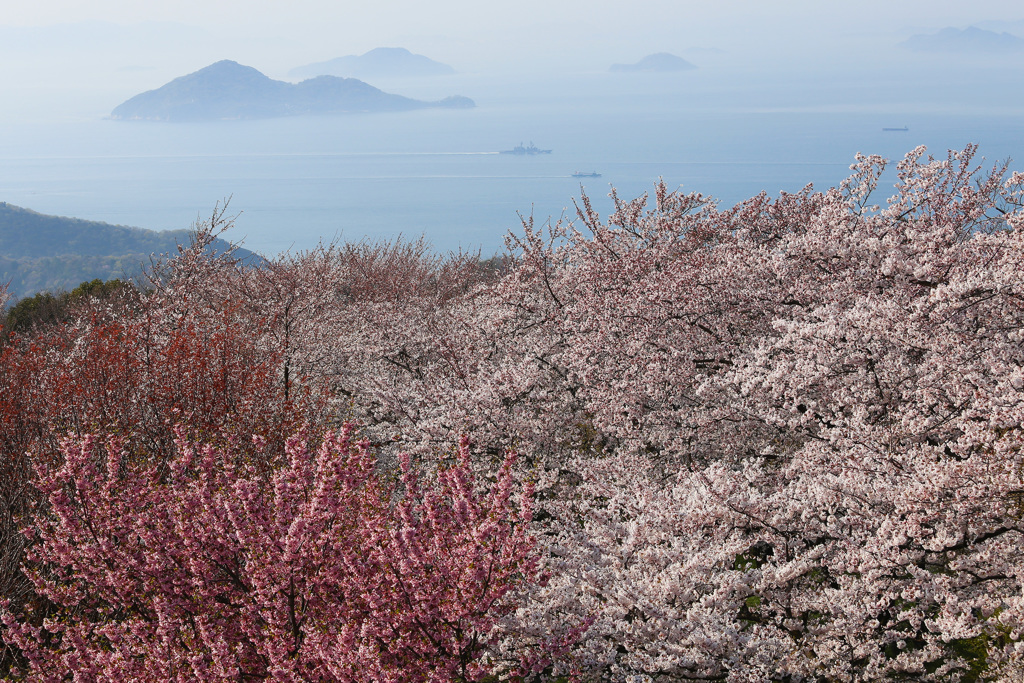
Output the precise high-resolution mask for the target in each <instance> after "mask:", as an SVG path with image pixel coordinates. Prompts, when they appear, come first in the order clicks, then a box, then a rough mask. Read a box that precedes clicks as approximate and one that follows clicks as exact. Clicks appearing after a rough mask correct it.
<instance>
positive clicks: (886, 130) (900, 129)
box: [882, 126, 910, 133]
mask: <svg viewBox="0 0 1024 683" xmlns="http://www.w3.org/2000/svg"><path fill="white" fill-rule="evenodd" d="M882 130H883V131H885V132H889V133H906V132H907V131H908V130H910V128H908V127H907V126H903V127H902V128H883V129H882Z"/></svg>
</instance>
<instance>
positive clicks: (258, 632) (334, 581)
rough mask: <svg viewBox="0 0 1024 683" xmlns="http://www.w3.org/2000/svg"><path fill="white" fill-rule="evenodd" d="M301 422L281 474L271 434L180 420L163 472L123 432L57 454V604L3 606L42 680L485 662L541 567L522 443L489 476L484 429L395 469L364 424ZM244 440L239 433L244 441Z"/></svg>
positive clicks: (42, 523) (432, 673)
mask: <svg viewBox="0 0 1024 683" xmlns="http://www.w3.org/2000/svg"><path fill="white" fill-rule="evenodd" d="M310 438H311V437H309V436H308V435H306V434H299V435H296V436H294V437H292V438H291V439H290V440H289V441H288V446H287V462H285V463H283V464H282V466H281V467H280V468H278V469H276V470H275V471H274V472H273V473H272V474H271V475H270V476H269V478H268V477H265V476H263V475H261V474H260V471H259V468H256V467H254V466H253V465H252V464H250V463H249V460H250V459H251V458H258V457H259V453H260V446H261V444H262V440H261V439H259V438H257V439H256V440H255V445H254V446H245V445H243V444H235V445H234V446H232V447H228V448H218V447H214V446H195V445H192V444H191V443H189V442H187V441H186V440H185V436H184V434H183V433H180V434H179V443H178V449H179V450H178V453H177V454H176V455H175V457H174V458H173V459H172V461H171V462H170V463H169V471H168V472H167V473H166V474H164V473H163V471H162V470H161V469H158V468H157V467H155V466H153V465H145V466H141V467H140V466H135V465H132V464H131V463H132V462H133V460H134V458H132V456H131V454H129V453H127V452H125V450H124V447H123V443H122V442H121V441H120V440H119V439H118V438H117V437H111V438H109V439H108V440H107V441H103V440H102V439H100V438H97V437H93V436H87V437H85V438H83V439H75V440H68V441H66V442H65V443H64V445H63V455H64V460H63V462H62V464H61V465H60V466H59V467H57V468H54V469H52V470H48V469H47V470H44V471H42V472H41V473H40V478H39V486H40V488H41V490H42V492H43V493H44V494H45V496H46V500H47V503H48V508H49V509H48V512H47V514H45V515H40V516H39V517H37V520H36V526H35V529H34V533H35V534H37V535H38V539H39V541H38V543H37V544H36V545H35V546H34V547H33V549H32V551H31V553H30V561H31V563H32V564H31V566H32V567H33V570H32V578H33V581H34V582H35V585H36V589H37V591H39V593H40V594H42V595H45V596H46V597H47V598H48V599H49V600H51V601H52V603H53V604H54V605H55V606H56V610H55V613H54V614H53V615H52V616H51V617H50V618H48V619H47V620H46V621H45V622H44V623H43V625H42V626H41V627H37V626H33V625H31V624H27V623H25V622H23V621H19V620H18V619H17V618H15V616H14V615H12V614H10V613H7V614H6V615H5V616H4V620H5V624H6V626H7V629H8V631H9V634H10V635H9V637H10V639H11V640H12V641H13V642H14V643H15V644H17V645H18V647H20V648H21V651H22V652H23V653H24V655H25V657H26V658H27V661H28V675H29V677H30V678H32V679H36V678H39V679H49V678H50V677H54V676H56V677H62V676H63V675H65V674H66V673H69V672H70V673H73V674H74V676H75V677H76V679H83V680H85V679H87V680H95V681H106V680H109V681H121V680H127V679H131V680H152V681H166V680H202V681H220V680H239V679H246V678H253V677H256V678H266V677H272V678H274V679H275V680H295V681H307V680H324V681H365V680H382V681H383V680H393V681H421V680H436V681H450V680H479V679H480V678H482V677H483V676H484V675H485V674H486V673H487V671H488V668H489V665H488V663H487V661H486V660H485V659H482V657H481V655H482V654H483V653H484V651H485V647H486V646H487V644H488V642H489V639H490V638H491V637H492V635H491V631H492V626H493V623H494V621H495V619H496V618H497V617H499V616H501V615H503V614H504V613H505V612H507V611H508V610H509V609H510V608H511V605H510V604H509V602H508V600H507V599H506V596H507V595H508V594H509V591H510V590H511V589H513V588H515V587H517V586H519V585H520V584H522V583H523V582H530V581H535V580H538V578H539V577H538V575H537V572H536V553H535V550H534V541H533V539H532V538H531V536H530V535H529V533H528V532H527V526H526V525H527V522H528V521H529V520H530V517H531V514H532V513H531V505H530V501H529V495H530V494H529V490H528V489H526V490H524V491H523V492H522V495H521V496H520V495H517V494H516V493H515V489H516V488H518V487H517V486H516V485H515V483H514V480H513V477H512V471H511V465H512V462H513V457H512V456H509V458H508V459H507V460H506V463H505V464H504V465H503V466H502V468H501V469H500V470H499V472H498V474H497V478H496V480H495V481H494V482H493V483H491V484H490V485H489V487H488V490H487V492H485V493H479V492H477V490H476V489H477V487H478V486H479V483H477V482H474V480H473V475H472V474H471V472H470V469H469V462H468V459H469V451H468V446H467V444H466V442H463V444H462V445H461V446H460V447H459V449H458V450H457V451H456V452H455V453H454V461H453V462H452V463H451V464H450V465H449V466H447V467H444V468H442V469H441V470H439V471H438V472H437V475H436V478H435V479H434V480H433V481H432V482H429V483H424V482H422V481H421V480H420V478H419V477H418V476H417V474H416V473H415V472H414V470H413V468H412V467H411V465H410V462H409V460H408V458H404V459H403V460H402V465H401V471H400V477H399V480H398V482H397V484H398V486H397V488H396V487H395V486H394V485H392V484H389V483H387V481H386V480H385V479H384V478H382V476H381V473H380V472H378V470H377V469H376V466H375V462H374V458H373V456H372V454H371V452H370V450H369V447H368V445H367V444H366V442H358V443H357V442H354V441H353V438H354V437H353V431H352V428H351V426H347V427H346V428H345V429H344V430H343V431H342V432H340V433H329V434H327V435H325V436H324V437H323V439H322V440H321V443H320V445H319V447H316V448H314V445H313V444H312V443H311V442H310V440H309V439H310ZM230 451H235V452H230Z"/></svg>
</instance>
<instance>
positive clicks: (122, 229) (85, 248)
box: [0, 202, 259, 299]
mask: <svg viewBox="0 0 1024 683" xmlns="http://www.w3.org/2000/svg"><path fill="white" fill-rule="evenodd" d="M191 239H192V233H191V231H189V230H163V231H160V232H157V231H155V230H144V229H142V228H132V227H128V226H125V225H111V224H110V223H101V222H98V221H87V220H82V219H79V218H65V217H63V216H48V215H46V214H41V213H37V212H35V211H32V210H30V209H25V208H22V207H20V206H14V205H13V204H8V203H7V202H0V283H8V282H10V288H9V291H10V293H11V295H12V296H13V297H14V298H15V299H17V298H20V297H24V296H31V295H33V294H35V293H37V292H42V291H49V292H58V291H62V290H70V289H72V288H74V287H75V286H77V285H78V284H79V283H81V282H84V281H88V280H93V279H97V278H98V279H100V280H110V279H113V278H121V279H126V278H127V279H132V278H137V277H139V276H140V275H141V274H142V271H143V268H144V267H145V266H147V265H149V263H150V258H151V257H152V256H153V255H154V254H156V255H159V254H176V253H177V251H178V245H179V244H180V245H188V244H189V243H190V242H191ZM229 246H230V245H229V244H228V243H227V242H226V241H224V240H220V239H218V240H216V241H215V242H214V244H213V248H214V250H215V251H217V252H223V251H226V250H227V249H228V248H229ZM235 254H236V256H238V258H240V259H242V260H243V261H248V260H253V259H255V260H259V257H258V256H257V255H256V254H254V253H252V252H250V251H247V250H245V249H239V250H237V251H236V252H235Z"/></svg>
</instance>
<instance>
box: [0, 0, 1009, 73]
mask: <svg viewBox="0 0 1024 683" xmlns="http://www.w3.org/2000/svg"><path fill="white" fill-rule="evenodd" d="M4 5H5V7H4V11H3V13H2V14H0V25H2V24H6V25H19V26H43V25H49V24H56V23H76V22H90V21H103V22H114V23H118V24H137V23H141V22H151V21H158V22H177V23H180V24H185V25H189V26H194V27H198V28H201V29H203V30H205V31H206V32H207V33H208V35H207V37H206V46H207V51H212V50H214V49H216V47H218V46H220V47H221V48H222V49H223V50H224V51H225V52H228V51H230V52H232V53H234V54H236V55H237V58H239V59H246V60H248V61H252V60H253V57H255V56H258V55H260V54H262V55H264V57H263V58H264V60H265V61H266V62H268V64H265V65H263V66H264V68H272V67H273V65H274V64H273V63H276V62H277V61H278V60H282V61H283V60H290V61H291V62H293V63H301V62H302V61H303V60H312V59H327V58H330V57H334V56H340V55H342V54H352V53H361V52H364V51H366V50H368V49H371V48H373V47H377V46H381V45H402V46H406V47H409V48H410V49H414V50H421V51H430V52H431V53H432V54H431V56H435V55H436V57H437V58H439V59H444V60H449V61H464V62H466V65H463V68H465V66H467V65H469V64H474V63H485V64H486V63H495V64H498V63H506V64H507V63H514V62H515V61H517V60H519V61H522V62H523V63H524V64H536V63H542V62H545V61H547V60H549V59H551V58H552V57H558V56H564V57H565V58H566V59H567V60H569V61H572V60H573V59H576V60H577V63H582V62H584V61H585V60H587V59H592V58H596V57H598V56H603V55H607V56H608V57H609V58H611V59H613V60H619V59H627V58H630V57H631V56H634V55H635V56H636V58H639V57H641V56H643V55H644V54H647V53H650V52H654V51H662V50H663V51H674V52H681V51H684V50H685V49H690V48H721V49H724V50H728V51H732V52H736V51H739V50H743V49H744V48H754V49H757V50H759V51H761V52H766V53H769V54H772V53H780V54H781V53H786V52H788V51H789V50H790V49H792V48H802V49H814V50H821V49H825V48H827V47H832V48H837V47H841V46H856V45H857V44H858V41H863V42H862V44H863V45H865V49H868V47H870V46H872V45H874V43H873V42H872V40H873V39H876V38H877V37H879V36H886V35H893V34H899V32H901V31H902V32H906V31H907V30H913V29H914V28H921V29H929V28H932V29H937V28H941V27H943V26H959V27H964V26H967V25H969V24H971V23H975V22H978V21H985V20H1004V21H1016V20H1020V19H1024V10H1022V9H1021V6H1020V3H1019V2H1016V1H1015V2H1011V1H1010V0H973V2H970V3H968V2H964V1H963V0H859V1H858V2H856V3H850V2H837V1H834V0H716V2H708V1H707V0H633V1H631V2H628V3H627V2H625V1H623V0H618V1H615V2H611V1H609V0H554V1H552V0H515V1H514V2H509V1H507V0H506V1H504V2H480V1H479V0H434V1H433V2H423V0H375V1H374V2H351V1H349V2H338V1H337V0H331V1H325V0H291V1H290V2H288V3H283V2H280V0H174V2H162V3H151V2H138V0H33V1H32V2H13V1H10V0H7V1H5V2H4ZM873 37H874V38H873ZM203 57H204V58H205V57H206V55H205V54H204V55H203Z"/></svg>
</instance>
